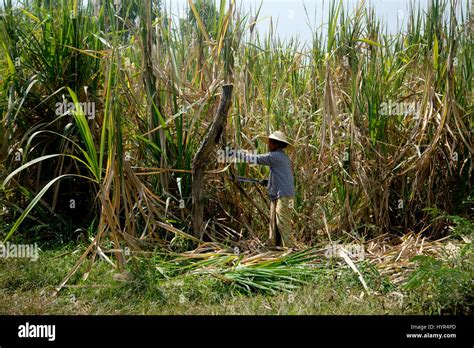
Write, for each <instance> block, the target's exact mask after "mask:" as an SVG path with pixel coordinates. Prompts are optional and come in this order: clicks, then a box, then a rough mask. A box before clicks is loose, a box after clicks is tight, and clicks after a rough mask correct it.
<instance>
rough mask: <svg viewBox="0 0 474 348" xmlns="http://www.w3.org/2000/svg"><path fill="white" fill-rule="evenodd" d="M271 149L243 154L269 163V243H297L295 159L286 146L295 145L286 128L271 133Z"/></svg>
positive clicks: (291, 245) (255, 161)
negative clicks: (295, 224) (293, 220)
mask: <svg viewBox="0 0 474 348" xmlns="http://www.w3.org/2000/svg"><path fill="white" fill-rule="evenodd" d="M267 143H268V151H269V152H268V153H266V154H263V155H251V154H248V153H245V154H244V156H240V158H243V159H244V160H245V161H246V162H250V163H254V164H259V165H264V166H269V167H270V177H269V180H268V185H267V189H268V196H269V198H270V231H269V238H268V246H269V247H275V246H284V247H287V248H292V247H295V241H294V240H295V237H294V235H293V228H292V218H291V215H292V211H293V209H294V206H293V204H294V195H295V186H294V182H293V180H294V179H293V171H292V168H291V167H292V166H291V161H290V158H289V157H288V155H287V154H286V153H285V151H284V149H291V148H292V147H293V146H292V145H291V143H290V142H289V141H288V139H287V137H286V135H285V134H284V133H283V132H280V131H276V132H274V133H272V134H271V135H270V136H269V137H267Z"/></svg>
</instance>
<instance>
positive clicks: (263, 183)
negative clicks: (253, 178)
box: [260, 179, 268, 186]
mask: <svg viewBox="0 0 474 348" xmlns="http://www.w3.org/2000/svg"><path fill="white" fill-rule="evenodd" d="M260 185H263V186H267V185H268V180H267V179H263V180H260Z"/></svg>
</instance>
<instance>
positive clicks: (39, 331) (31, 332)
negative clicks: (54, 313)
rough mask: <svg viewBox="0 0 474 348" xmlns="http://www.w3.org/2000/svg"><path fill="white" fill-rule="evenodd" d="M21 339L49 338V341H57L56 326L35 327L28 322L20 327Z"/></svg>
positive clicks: (19, 334) (19, 335)
mask: <svg viewBox="0 0 474 348" xmlns="http://www.w3.org/2000/svg"><path fill="white" fill-rule="evenodd" d="M18 337H20V338H47V339H48V341H51V342H52V341H54V340H56V325H35V324H30V323H29V322H26V324H25V325H20V326H18Z"/></svg>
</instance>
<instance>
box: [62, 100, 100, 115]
mask: <svg viewBox="0 0 474 348" xmlns="http://www.w3.org/2000/svg"><path fill="white" fill-rule="evenodd" d="M78 106H79V108H80V109H81V111H82V113H83V114H84V116H86V117H87V118H88V119H89V120H93V119H94V117H95V103H94V102H82V103H78ZM74 111H76V104H74V103H73V102H67V101H66V100H63V102H62V103H60V102H57V103H56V115H58V116H59V115H64V114H66V113H72V112H74Z"/></svg>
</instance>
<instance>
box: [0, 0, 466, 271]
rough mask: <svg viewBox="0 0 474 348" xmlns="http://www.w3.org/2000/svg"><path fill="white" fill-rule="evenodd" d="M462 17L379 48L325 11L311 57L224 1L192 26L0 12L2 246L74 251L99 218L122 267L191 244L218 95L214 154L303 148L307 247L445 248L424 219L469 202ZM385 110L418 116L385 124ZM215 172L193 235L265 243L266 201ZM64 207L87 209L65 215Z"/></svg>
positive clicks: (378, 25)
mask: <svg viewBox="0 0 474 348" xmlns="http://www.w3.org/2000/svg"><path fill="white" fill-rule="evenodd" d="M263 6H264V5H263ZM459 6H460V4H459V2H456V1H451V2H447V1H442V0H433V1H432V2H430V6H429V9H428V11H427V12H426V13H424V12H423V11H422V10H421V9H418V8H416V7H414V6H413V8H412V10H411V12H410V14H409V17H408V25H407V29H406V30H405V31H403V32H400V33H398V34H396V35H389V34H387V31H386V26H385V24H384V23H382V22H381V21H380V20H379V19H378V18H377V17H376V16H375V12H374V10H373V9H371V8H370V7H369V6H368V5H366V4H364V3H361V4H360V6H358V7H357V9H356V10H355V11H354V12H350V11H348V10H347V9H346V8H345V7H344V5H343V3H342V2H333V3H332V5H331V8H330V10H329V20H328V23H327V25H326V30H325V33H327V34H326V35H323V31H322V29H321V28H319V29H315V30H314V32H313V38H312V42H311V43H310V47H308V48H304V47H303V45H302V44H301V43H300V42H299V41H298V40H296V39H291V40H288V41H282V40H281V39H280V38H278V37H277V36H275V34H274V33H273V31H272V30H270V31H269V32H268V34H266V35H263V36H262V35H261V34H260V33H259V32H258V31H257V29H256V27H255V21H258V20H259V13H258V12H257V13H255V14H252V15H253V17H252V16H251V14H246V13H241V12H239V11H238V8H239V6H238V2H237V3H236V2H235V1H204V0H196V1H190V2H189V6H188V19H189V20H185V19H181V18H177V17H174V16H170V14H169V13H168V11H167V10H166V4H164V3H162V2H152V1H151V0H147V1H136V0H133V1H124V2H123V3H121V2H117V1H115V2H113V1H111V0H107V1H101V2H100V6H99V5H96V4H95V3H93V2H90V1H89V2H81V1H72V0H61V1H59V0H58V1H48V2H27V3H25V4H24V5H19V6H17V7H14V6H12V5H11V3H9V2H7V3H6V4H5V9H4V11H5V16H3V17H1V18H0V35H1V37H2V47H1V50H2V57H1V58H0V59H1V60H2V63H3V64H2V65H1V66H2V68H1V69H0V79H1V84H0V113H1V115H2V128H1V131H0V132H1V133H0V136H1V137H2V141H3V143H2V147H1V151H2V157H1V158H2V161H1V168H0V169H1V175H2V180H3V179H5V178H6V177H7V176H8V175H10V174H12V173H14V174H15V175H10V176H9V177H8V180H7V182H5V183H4V184H5V186H4V189H3V191H2V197H1V201H2V203H3V204H4V205H5V207H8V211H7V213H6V214H5V215H4V216H5V217H4V219H5V224H6V225H7V226H8V228H9V232H10V233H8V234H7V235H8V237H9V238H10V237H14V236H15V233H14V232H15V230H17V231H18V230H20V231H21V230H23V233H21V235H22V236H28V235H29V236H30V237H29V238H31V234H29V232H28V230H29V229H31V228H34V227H35V226H38V224H39V225H41V226H43V227H42V230H41V233H39V234H35V237H34V238H39V239H43V240H44V239H46V240H47V239H48V238H51V236H52V235H54V233H53V232H51V229H54V227H52V226H53V224H52V221H63V222H64V221H66V222H67V221H70V222H69V224H67V223H65V222H64V223H63V222H61V223H60V224H59V225H58V226H60V229H61V230H62V232H61V233H64V234H65V233H69V235H71V236H73V235H74V234H73V231H75V230H77V229H78V228H83V229H87V228H88V227H90V226H91V224H93V221H96V222H94V225H93V227H94V228H93V230H95V231H96V233H94V234H93V235H92V236H91V237H92V238H93V240H94V242H95V243H100V242H101V241H102V240H111V241H112V242H113V243H114V244H115V249H116V250H117V255H116V257H117V259H118V260H121V262H119V267H121V265H122V263H123V262H124V259H125V258H124V256H123V254H122V253H121V252H120V250H121V249H122V248H123V247H124V246H128V247H130V248H137V249H140V248H147V247H148V246H152V245H156V243H158V244H159V245H161V246H163V247H166V246H168V242H170V241H173V242H177V240H178V239H180V238H184V239H188V240H190V241H191V242H198V241H197V240H194V239H193V238H192V237H190V236H189V235H188V233H187V232H188V231H189V229H190V226H191V223H190V221H189V216H190V215H189V212H190V208H191V207H190V204H191V202H190V179H191V173H190V170H191V159H192V157H193V156H194V153H195V152H196V150H197V148H198V146H199V144H200V141H201V140H202V138H203V136H204V134H205V132H206V130H207V129H208V126H209V124H210V121H211V120H212V115H213V114H214V111H215V108H216V107H217V103H218V99H219V95H218V91H219V90H220V86H222V85H223V84H226V83H232V84H233V85H234V97H233V98H234V99H233V108H232V110H231V112H230V117H231V120H230V122H228V127H227V129H226V132H225V135H224V137H223V139H222V146H226V145H227V146H234V147H243V148H246V149H255V150H259V151H264V150H265V144H264V142H263V141H262V140H261V138H259V136H260V135H262V134H266V133H268V132H270V131H272V130H276V129H281V130H283V131H285V132H286V133H287V134H288V135H289V136H290V138H291V139H292V140H293V142H294V143H295V144H296V146H297V150H296V151H295V152H293V153H291V157H292V159H293V163H294V170H295V179H296V187H297V194H296V202H297V204H296V207H295V209H296V211H297V216H296V221H295V222H296V226H295V227H296V230H297V235H298V238H299V239H300V240H302V241H305V242H307V243H312V242H313V241H315V240H318V239H321V236H322V235H326V234H329V235H331V234H342V233H344V232H349V233H350V234H351V235H352V236H354V237H355V238H364V237H371V236H375V235H377V234H380V233H382V232H387V231H389V232H391V233H405V232H406V231H408V230H416V231H420V230H423V229H429V230H430V231H431V232H432V233H433V234H437V233H440V232H441V231H442V229H443V227H444V224H443V222H441V221H438V222H436V223H433V222H432V221H431V220H430V219H428V215H427V213H426V211H425V210H424V208H429V207H437V208H438V209H441V210H443V211H446V212H447V213H448V214H461V215H462V214H464V215H467V216H469V214H472V212H470V211H469V208H468V205H467V204H466V203H463V202H467V201H469V198H468V197H469V196H471V197H472V153H473V151H472V150H473V138H472V125H473V123H472V114H473V108H472V76H473V74H472V65H473V64H472V63H473V62H472V54H471V52H472V49H473V43H472V25H469V22H468V18H467V15H468V14H467V13H464V12H463V11H462V10H459V9H460V7H459ZM470 10H471V9H470V7H469V5H468V8H467V11H468V12H469V11H470ZM455 11H458V12H460V16H457V17H456V16H455V15H454V13H455ZM471 20H472V18H471ZM15 63H16V64H15ZM63 98H64V99H68V100H70V101H74V102H75V103H76V104H77V103H81V102H94V103H95V110H96V115H95V117H94V119H92V120H89V119H86V118H85V117H84V115H81V114H80V113H71V114H68V113H65V114H61V115H57V114H56V113H55V105H56V103H57V102H61V101H62V100H63ZM390 102H392V103H415V104H414V105H416V107H415V109H414V110H410V111H409V112H408V113H406V114H400V113H398V114H390V113H389V114H387V113H386V112H385V113H384V111H383V107H384V106H383V105H384V103H390ZM18 153H20V154H21V161H19V162H18V161H16V160H15V159H16V155H17V154H18ZM22 166H23V167H22ZM209 166H210V167H211V168H210V169H216V170H217V172H216V173H210V174H209V176H208V179H207V184H206V189H205V190H206V191H205V192H206V200H207V202H208V206H207V210H206V212H205V217H206V222H207V223H206V231H205V233H204V234H203V235H204V238H206V239H210V240H215V241H221V242H222V241H224V242H227V243H240V241H241V240H242V238H243V237H244V238H247V237H249V236H261V235H262V234H265V231H266V227H265V226H264V225H265V223H266V221H265V211H266V206H265V205H266V202H265V199H264V195H263V193H262V192H261V191H260V190H259V188H257V187H252V188H250V187H245V190H242V189H241V187H240V188H239V187H235V184H233V183H232V182H230V181H228V180H227V179H226V178H227V175H226V174H225V173H223V172H221V171H220V170H223V169H224V168H223V166H222V165H221V164H218V163H217V162H213V163H210V164H209ZM19 169H25V170H19ZM26 169H28V171H29V173H27V172H26ZM15 170H16V171H15ZM231 170H237V171H238V172H239V174H240V175H248V176H254V177H258V178H263V177H264V176H265V175H266V174H267V172H266V171H267V169H265V168H255V167H249V166H247V165H245V164H238V165H237V167H236V168H231ZM31 173H32V174H31ZM71 175H72V176H76V177H75V181H72V179H68V178H70V176H71ZM178 181H179V182H180V185H181V186H179V185H178ZM73 195H74V197H76V198H77V200H78V201H79V202H80V204H79V207H80V209H78V210H71V209H65V208H64V207H67V206H68V202H69V200H70V199H71V197H73ZM34 197H36V198H34ZM183 202H184V205H183ZM257 211H258V212H259V214H258V215H256V214H255V212H257ZM78 215H80V216H83V217H84V218H80V219H79V221H77V220H75V221H72V220H70V218H71V219H72V217H74V216H78ZM255 216H259V217H262V218H254V217H255ZM471 217H472V215H471ZM18 218H19V220H18ZM68 219H69V220H68ZM15 221H16V223H15ZM71 221H72V222H71ZM20 223H21V224H20ZM22 226H23V227H22ZM66 231H70V232H66ZM247 239H248V238H247ZM94 250H96V249H95V248H94V247H93V245H91V247H90V248H89V249H88V253H89V252H93V254H94V255H95V252H96V251H94ZM84 257H85V256H84ZM94 257H95V256H94Z"/></svg>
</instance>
